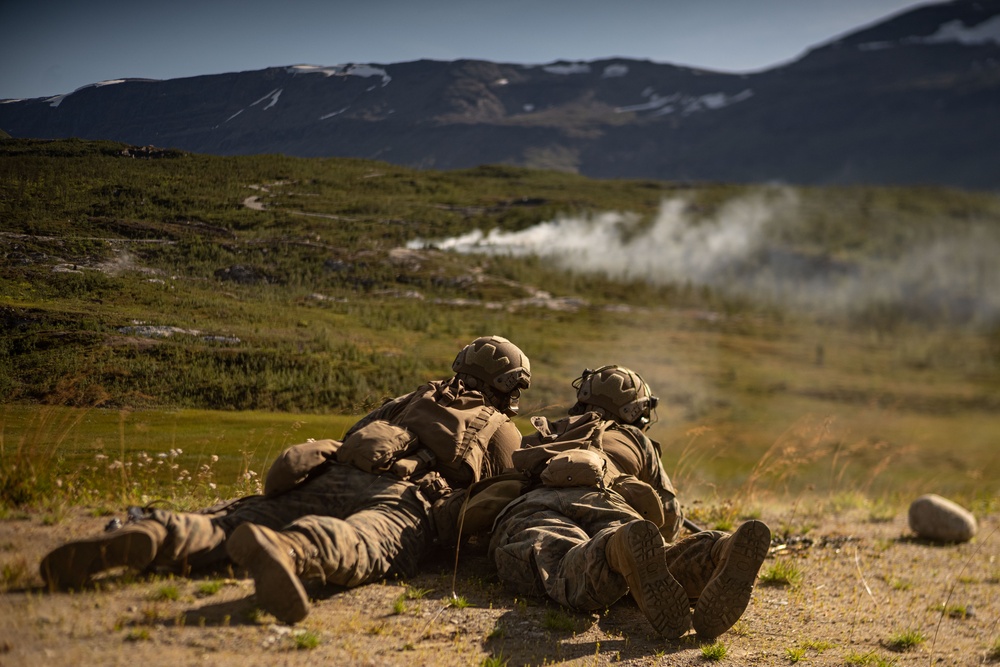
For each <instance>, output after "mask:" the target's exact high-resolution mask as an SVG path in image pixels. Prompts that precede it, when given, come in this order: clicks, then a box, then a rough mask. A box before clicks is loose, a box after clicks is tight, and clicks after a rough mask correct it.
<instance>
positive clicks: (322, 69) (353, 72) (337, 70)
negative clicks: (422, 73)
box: [285, 63, 392, 87]
mask: <svg viewBox="0 0 1000 667" xmlns="http://www.w3.org/2000/svg"><path fill="white" fill-rule="evenodd" d="M285 71H286V72H288V73H289V74H322V75H323V76H328V77H329V76H360V77H362V78H366V79H367V78H369V77H373V76H377V77H380V78H381V79H382V86H383V87H385V86H387V85H389V82H390V81H392V77H391V76H389V73H388V72H386V71H385V70H384V69H382V68H381V67H375V66H373V65H364V64H360V65H359V64H354V63H352V64H349V65H332V66H320V65H292V66H291V67H288V68H286V69H285Z"/></svg>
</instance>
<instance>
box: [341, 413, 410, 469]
mask: <svg viewBox="0 0 1000 667" xmlns="http://www.w3.org/2000/svg"><path fill="white" fill-rule="evenodd" d="M417 446H418V443H417V436H416V435H414V434H413V433H412V432H411V431H409V430H407V429H406V428H404V427H402V426H398V425H396V424H390V423H389V422H387V421H383V420H381V419H375V420H373V421H370V422H368V423H367V424H365V425H364V426H362V427H361V428H359V429H358V430H356V431H353V432H352V433H350V434H349V435H348V436H347V437H346V438H345V439H344V444H343V445H341V446H340V449H338V450H337V460H338V461H340V462H341V463H347V464H349V465H352V466H354V467H355V468H359V469H361V470H364V471H365V472H374V473H380V472H389V470H390V468H391V467H392V465H393V463H394V462H395V461H396V459H399V458H402V457H404V456H406V455H408V454H410V453H412V452H413V451H415V450H416V448H417Z"/></svg>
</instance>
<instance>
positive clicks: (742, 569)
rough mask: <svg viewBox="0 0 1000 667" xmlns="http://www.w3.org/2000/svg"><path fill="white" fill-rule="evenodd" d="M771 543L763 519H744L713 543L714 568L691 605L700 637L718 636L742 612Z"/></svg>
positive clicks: (769, 531)
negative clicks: (733, 530)
mask: <svg viewBox="0 0 1000 667" xmlns="http://www.w3.org/2000/svg"><path fill="white" fill-rule="evenodd" d="M770 546H771V530H770V529H769V528H768V527H767V525H766V524H765V523H764V522H762V521H747V522H746V523H744V524H743V525H741V526H740V527H739V528H737V529H736V532H735V533H733V534H732V535H729V536H727V537H724V538H722V539H720V540H719V541H718V542H716V543H715V544H714V545H713V548H712V556H713V557H714V558H713V560H715V561H716V566H715V570H714V572H713V573H712V578H711V579H710V580H709V582H708V585H706V586H705V590H704V591H702V593H701V597H699V598H698V602H697V603H696V604H695V607H694V629H695V632H697V633H698V635H699V636H700V637H704V638H707V639H711V638H714V637H718V636H719V635H721V634H722V633H723V632H725V631H726V630H728V629H729V628H731V627H733V624H734V623H736V621H738V620H739V618H740V616H742V615H743V612H744V611H746V608H747V605H748V604H750V595H751V594H752V593H753V584H754V581H756V579H757V571H758V570H760V566H761V565H762V564H763V563H764V558H765V557H766V556H767V551H768V549H769V548H770Z"/></svg>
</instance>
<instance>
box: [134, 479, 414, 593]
mask: <svg viewBox="0 0 1000 667" xmlns="http://www.w3.org/2000/svg"><path fill="white" fill-rule="evenodd" d="M429 513H430V505H429V504H428V503H427V501H426V500H425V499H424V498H423V496H422V495H420V494H419V493H418V491H417V487H416V486H415V485H413V484H410V483H409V482H403V481H401V480H399V479H397V478H395V477H393V476H391V475H373V474H370V473H367V472H364V471H361V470H358V469H356V468H352V467H350V466H345V465H333V466H331V467H330V468H329V469H328V470H326V471H325V472H323V473H322V474H320V475H318V476H316V477H315V478H313V479H311V480H309V481H307V482H305V483H303V484H301V485H300V486H298V487H295V488H293V489H292V490H290V491H287V492H286V493H283V494H281V495H279V496H273V497H267V496H253V497H250V498H246V499H244V500H242V501H240V503H239V504H237V505H236V506H235V507H234V508H233V509H232V510H231V511H228V512H225V513H223V514H221V515H216V516H211V515H205V514H190V513H179V512H170V511H166V510H160V509H154V510H152V511H151V512H150V515H149V519H150V520H152V521H156V522H158V523H160V524H162V525H163V526H165V527H166V529H167V537H166V540H165V541H164V543H163V545H162V546H161V547H160V549H159V550H158V552H157V556H156V559H155V560H154V562H153V567H157V568H168V569H175V570H186V569H199V568H205V567H209V566H212V565H216V564H219V563H221V562H223V561H224V560H226V559H227V555H226V548H225V541H226V539H227V538H228V537H229V535H231V534H232V532H233V530H235V528H236V527H237V526H238V525H240V524H242V523H255V524H259V525H261V526H265V527H267V528H271V529H273V530H284V531H295V532H297V533H300V534H303V535H305V536H306V537H307V538H308V539H309V542H310V543H311V544H312V545H313V546H314V547H315V550H316V553H315V555H314V558H313V560H314V561H315V562H313V563H309V564H307V567H306V572H307V573H309V574H315V575H317V576H319V577H321V578H322V579H324V580H325V581H327V582H329V583H332V584H337V585H340V586H358V585H360V584H365V583H368V582H371V581H377V580H379V579H382V578H384V577H386V576H387V575H391V574H401V575H404V576H409V575H411V574H413V573H415V572H416V569H417V565H418V563H419V561H420V559H421V558H422V557H423V556H424V554H425V553H426V552H427V549H428V548H429V546H430V544H431V538H432V529H431V524H430V519H429Z"/></svg>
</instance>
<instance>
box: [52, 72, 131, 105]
mask: <svg viewBox="0 0 1000 667" xmlns="http://www.w3.org/2000/svg"><path fill="white" fill-rule="evenodd" d="M116 83H125V79H108V80H106V81H98V82H97V83H88V84H87V85H86V86H80V87H79V88H77V89H76V90H74V91H73V92H72V93H65V94H63V95H55V96H53V97H50V98H48V99H47V100H45V101H46V102H48V103H49V106H50V107H52V108H53V109H54V108H56V107H58V106H59V105H60V104H62V101H63V100H64V99H66V98H67V97H69V96H70V95H72V94H73V93H78V92H80V91H81V90H86V89H87V88H101V87H103V86H113V85H115V84H116Z"/></svg>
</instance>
